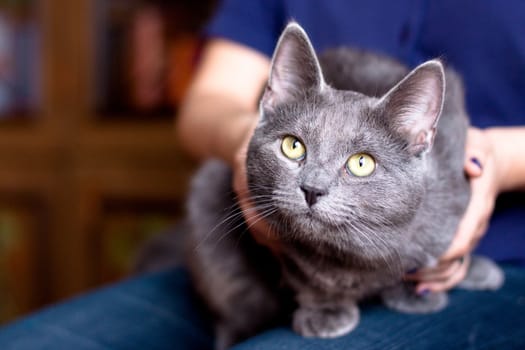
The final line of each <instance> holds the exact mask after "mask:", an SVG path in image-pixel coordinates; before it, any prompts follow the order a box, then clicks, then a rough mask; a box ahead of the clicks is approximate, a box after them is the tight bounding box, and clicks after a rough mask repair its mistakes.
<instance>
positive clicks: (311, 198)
mask: <svg viewBox="0 0 525 350" xmlns="http://www.w3.org/2000/svg"><path fill="white" fill-rule="evenodd" d="M301 191H303V193H304V199H306V203H307V204H308V206H309V207H311V206H312V205H314V204H315V203H317V201H318V200H319V197H321V196H324V195H326V194H327V193H328V191H327V190H324V189H320V188H316V187H313V186H308V185H302V186H301Z"/></svg>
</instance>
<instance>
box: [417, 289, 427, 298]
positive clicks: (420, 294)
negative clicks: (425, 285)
mask: <svg viewBox="0 0 525 350" xmlns="http://www.w3.org/2000/svg"><path fill="white" fill-rule="evenodd" d="M417 294H418V295H419V296H420V297H424V296H427V295H429V294H430V289H423V290H422V291H420V292H419V293H417Z"/></svg>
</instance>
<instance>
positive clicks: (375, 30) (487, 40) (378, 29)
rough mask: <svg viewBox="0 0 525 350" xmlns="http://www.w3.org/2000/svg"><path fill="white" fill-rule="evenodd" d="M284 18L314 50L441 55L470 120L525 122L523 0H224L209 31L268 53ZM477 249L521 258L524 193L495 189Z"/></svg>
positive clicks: (408, 59)
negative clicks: (462, 89)
mask: <svg viewBox="0 0 525 350" xmlns="http://www.w3.org/2000/svg"><path fill="white" fill-rule="evenodd" d="M290 19H295V20H296V21H297V22H299V24H301V25H302V26H303V27H304V28H305V30H306V32H307V33H308V35H309V36H310V39H311V40H312V43H313V45H314V47H315V49H316V50H317V51H323V50H324V49H326V48H329V47H335V46H341V45H349V46H354V47H355V46H357V47H361V48H365V49H369V50H374V51H378V52H383V53H385V54H388V55H390V56H394V57H396V58H398V59H399V60H400V61H402V62H405V63H406V64H408V65H409V66H415V65H417V64H419V63H421V62H422V61H424V60H426V59H429V58H434V57H440V58H442V59H444V61H445V62H446V63H447V64H448V65H450V66H452V67H454V68H455V69H456V70H457V71H459V73H461V75H462V76H463V78H464V81H465V86H466V98H467V109H468V112H469V115H470V117H471V122H472V124H473V125H475V126H478V127H487V126H495V125H499V126H509V125H525V1H523V0H506V1H498V0H484V1H478V0H426V1H423V0H420V1H418V0H396V1H390V0H360V1H353V0H281V1H279V0H224V1H223V2H222V4H221V5H220V6H219V9H218V12H217V13H216V16H215V17H214V18H213V20H212V21H211V23H210V24H209V26H208V28H207V35H209V36H216V37H223V38H227V39H231V40H234V41H236V42H239V43H242V44H245V45H247V46H249V47H252V48H254V49H256V50H258V51H260V52H262V53H264V54H266V55H268V56H269V57H270V56H271V54H272V52H273V49H274V47H275V44H276V42H277V39H278V37H279V35H280V33H281V31H282V30H283V28H284V26H285V25H286V23H287V22H288V21H289V20H290ZM524 151H525V150H524ZM478 251H480V252H481V253H483V254H486V255H489V256H492V257H493V258H495V259H497V260H514V261H518V262H521V263H523V264H525V195H521V194H520V195H513V196H501V198H500V200H499V203H498V206H497V209H496V211H495V213H494V216H493V219H492V221H491V226H490V228H489V232H488V233H487V236H486V237H485V238H484V239H483V241H482V242H481V243H480V246H479V248H478Z"/></svg>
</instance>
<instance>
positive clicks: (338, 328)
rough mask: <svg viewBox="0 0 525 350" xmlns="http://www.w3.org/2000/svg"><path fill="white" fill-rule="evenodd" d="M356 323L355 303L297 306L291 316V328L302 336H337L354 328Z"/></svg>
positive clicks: (357, 320)
mask: <svg viewBox="0 0 525 350" xmlns="http://www.w3.org/2000/svg"><path fill="white" fill-rule="evenodd" d="M358 323H359V309H358V308H357V306H356V305H346V306H342V307H335V308H334V307H331V308H328V307H320V308H299V309H298V310H296V311H295V313H294V317H293V329H294V330H295V331H296V332H297V333H299V334H301V335H302V336H304V337H318V338H335V337H339V336H342V335H345V334H347V333H349V332H351V331H352V330H354V328H355V327H356V326H357V324H358Z"/></svg>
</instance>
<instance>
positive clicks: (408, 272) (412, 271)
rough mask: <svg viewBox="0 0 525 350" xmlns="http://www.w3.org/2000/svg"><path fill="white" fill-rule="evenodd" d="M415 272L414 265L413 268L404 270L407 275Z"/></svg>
mask: <svg viewBox="0 0 525 350" xmlns="http://www.w3.org/2000/svg"><path fill="white" fill-rule="evenodd" d="M416 272H417V269H416V268H415V267H414V268H413V269H410V270H408V271H407V272H406V274H407V275H413V274H415V273H416Z"/></svg>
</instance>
